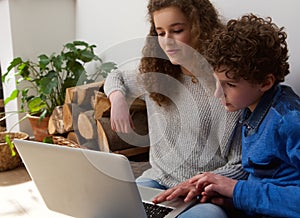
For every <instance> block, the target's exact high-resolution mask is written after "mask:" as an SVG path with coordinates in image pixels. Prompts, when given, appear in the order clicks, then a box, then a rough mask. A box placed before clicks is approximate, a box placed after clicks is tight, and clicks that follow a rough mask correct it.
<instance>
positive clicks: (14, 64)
mask: <svg viewBox="0 0 300 218" xmlns="http://www.w3.org/2000/svg"><path fill="white" fill-rule="evenodd" d="M22 62H23V60H22V58H20V57H17V58H15V59H13V60H12V62H10V65H9V66H8V68H7V73H8V72H9V71H11V70H12V69H13V68H14V67H16V66H18V65H19V64H21V63H22ZM7 73H5V74H4V75H6V74H7ZM4 75H3V76H4Z"/></svg>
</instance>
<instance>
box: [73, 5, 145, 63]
mask: <svg viewBox="0 0 300 218" xmlns="http://www.w3.org/2000/svg"><path fill="white" fill-rule="evenodd" d="M147 3H148V1H147V0H126V1H124V0H110V1H106V0H77V7H76V36H77V38H78V39H83V40H86V41H88V42H90V43H94V44H95V45H97V49H96V52H97V53H98V54H99V55H100V56H102V57H103V58H104V59H105V60H106V61H108V60H112V61H115V62H116V63H118V64H119V65H124V64H125V62H126V64H127V62H128V60H129V62H131V61H132V59H133V58H135V57H136V56H138V57H140V56H141V54H140V52H141V49H142V47H143V44H144V43H143V42H144V41H143V39H144V37H145V36H146V34H147V33H148V30H149V28H148V21H147V8H146V7H147Z"/></svg>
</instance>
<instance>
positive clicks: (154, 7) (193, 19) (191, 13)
mask: <svg viewBox="0 0 300 218" xmlns="http://www.w3.org/2000/svg"><path fill="white" fill-rule="evenodd" d="M174 6H175V7H178V8H179V9H180V10H181V11H182V12H183V14H184V15H185V16H186V18H187V20H188V22H190V24H191V36H192V38H193V41H192V45H194V49H195V50H197V51H198V52H200V53H202V52H204V51H205V50H206V48H207V45H208V41H209V40H211V37H212V35H213V34H214V32H215V30H217V29H219V28H221V27H223V24H222V23H221V21H220V20H219V16H218V14H217V11H216V9H215V8H214V6H213V5H212V4H211V3H210V2H209V0H149V3H148V16H149V22H150V32H149V34H148V37H147V39H146V43H145V46H144V48H143V58H142V59H141V63H140V66H139V70H140V72H141V73H142V74H145V73H148V72H151V74H148V75H147V76H145V75H144V77H143V79H142V83H143V84H144V86H145V88H146V90H149V89H150V87H151V88H152V90H153V89H154V90H159V86H164V84H160V81H159V79H158V78H157V77H158V76H157V75H156V74H155V73H163V74H167V75H169V76H170V77H171V78H170V79H172V78H176V79H178V78H179V76H180V74H181V73H182V72H181V69H180V66H178V65H173V64H172V63H171V62H170V61H169V59H168V57H167V56H166V55H165V54H164V52H163V50H162V49H161V48H160V46H159V43H158V39H157V36H158V34H157V32H156V29H155V25H154V21H153V12H155V11H158V10H161V9H164V8H167V7H174ZM155 87H157V88H155ZM150 97H151V98H152V99H153V100H155V101H156V102H157V103H158V104H159V105H161V104H163V103H165V102H166V101H167V100H166V97H165V96H164V95H162V94H160V93H155V92H151V93H150Z"/></svg>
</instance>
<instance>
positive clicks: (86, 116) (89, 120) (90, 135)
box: [77, 110, 97, 140]
mask: <svg viewBox="0 0 300 218" xmlns="http://www.w3.org/2000/svg"><path fill="white" fill-rule="evenodd" d="M77 124H78V131H79V133H80V135H81V136H82V137H83V138H85V139H87V140H91V139H95V138H96V136H97V131H96V129H97V127H96V121H95V119H94V111H93V110H90V111H85V112H81V113H79V115H78V121H77Z"/></svg>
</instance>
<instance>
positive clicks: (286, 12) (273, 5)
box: [76, 0, 300, 94]
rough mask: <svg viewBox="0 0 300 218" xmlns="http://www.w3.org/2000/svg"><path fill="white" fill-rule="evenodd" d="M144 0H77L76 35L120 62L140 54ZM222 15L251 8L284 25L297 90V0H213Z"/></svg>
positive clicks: (299, 88)
mask: <svg viewBox="0 0 300 218" xmlns="http://www.w3.org/2000/svg"><path fill="white" fill-rule="evenodd" d="M147 2H148V1H147V0H127V1H124V0H110V1H105V0H100V1H99V0H77V13H76V14H77V22H76V24H77V26H76V35H77V37H78V38H80V39H85V40H87V41H90V42H93V43H95V44H96V45H97V46H98V50H97V51H98V52H99V53H102V52H104V53H105V54H104V57H105V58H107V59H109V60H114V61H116V62H117V63H119V64H121V65H122V64H123V63H124V62H126V60H125V59H126V57H127V58H128V62H130V61H131V59H132V58H133V57H134V54H135V55H136V56H138V55H140V53H139V51H140V49H141V48H142V42H143V41H142V40H138V39H136V38H139V39H141V37H144V36H146V34H147V33H148V23H147V20H146V17H145V15H146V11H147V10H146V5H147ZM212 2H213V4H214V5H215V6H216V8H217V9H218V10H219V12H220V14H221V15H223V16H224V19H225V20H227V19H228V18H237V17H239V16H241V15H243V14H244V13H250V12H253V13H255V14H258V15H261V16H264V17H266V16H271V17H273V20H274V21H275V22H276V23H277V24H278V25H280V26H285V27H286V31H287V33H288V43H289V49H290V65H291V74H290V75H289V76H288V77H287V80H286V81H287V83H289V84H290V85H292V86H293V88H294V89H295V91H296V92H297V93H298V94H300V84H299V82H298V81H299V80H300V74H299V72H300V62H299V61H297V59H298V57H299V56H300V43H299V42H298V39H300V30H299V28H298V26H299V24H298V22H299V20H300V13H299V12H298V10H299V8H300V1H299V0H285V1H282V0H212Z"/></svg>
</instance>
